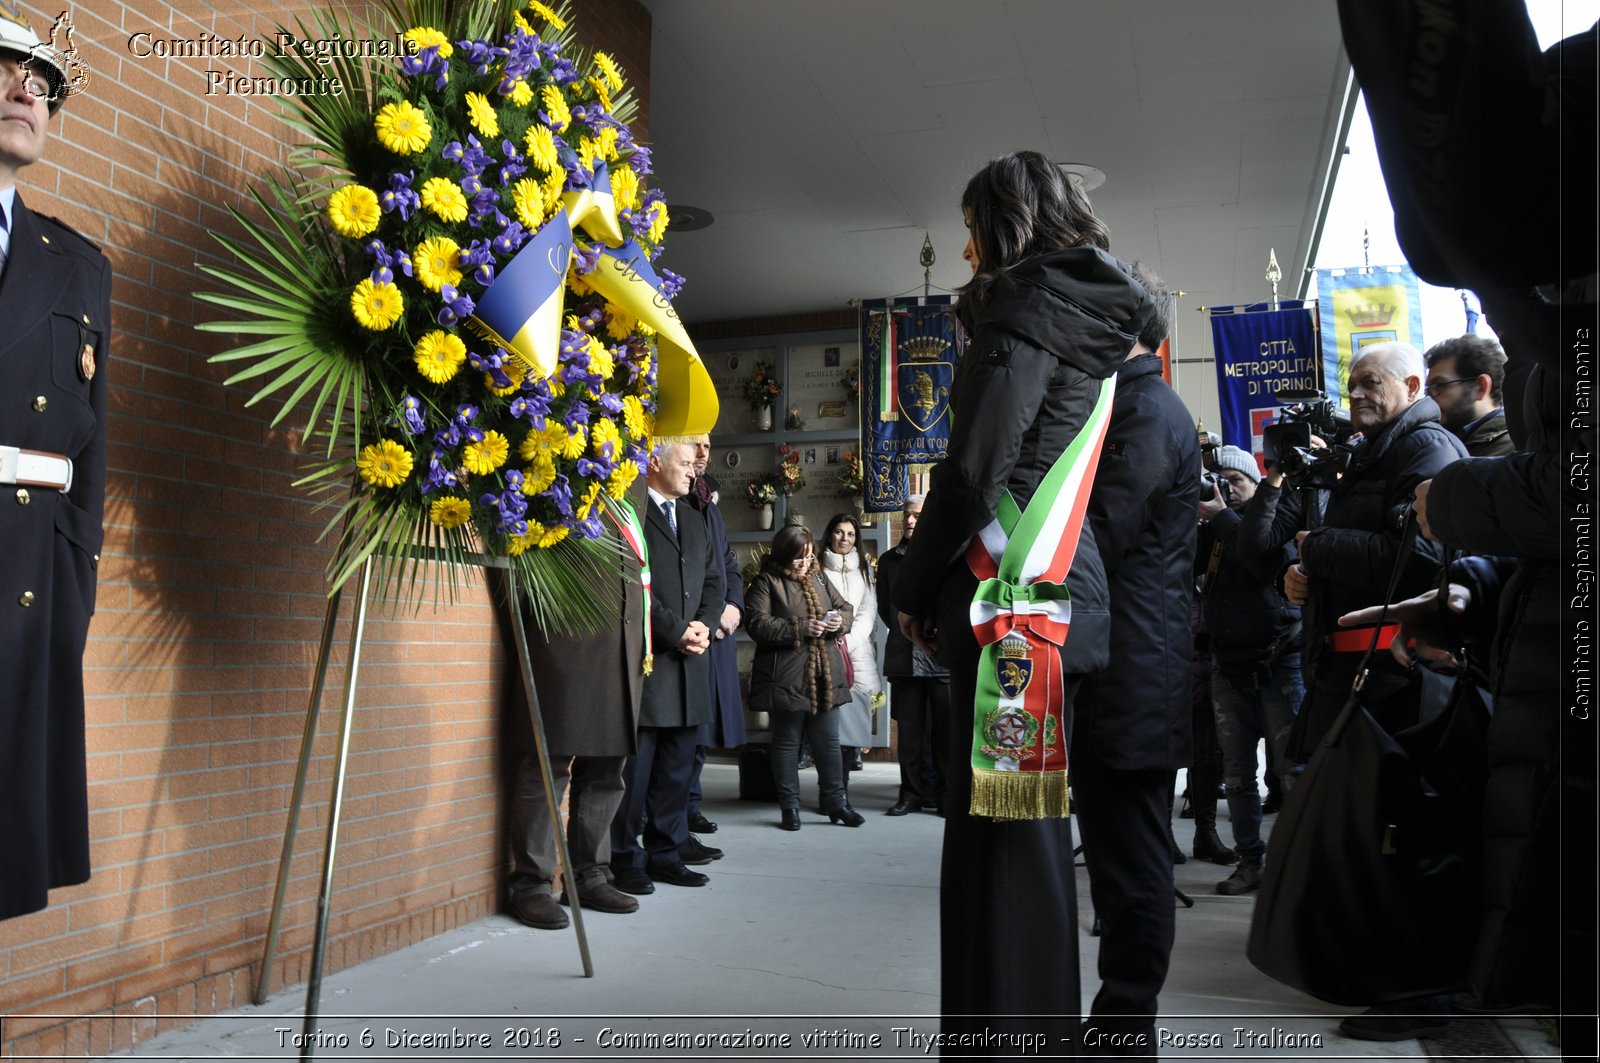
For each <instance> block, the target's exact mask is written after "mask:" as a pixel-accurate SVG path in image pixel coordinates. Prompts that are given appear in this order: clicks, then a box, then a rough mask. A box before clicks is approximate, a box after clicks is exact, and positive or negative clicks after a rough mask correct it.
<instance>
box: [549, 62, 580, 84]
mask: <svg viewBox="0 0 1600 1063" xmlns="http://www.w3.org/2000/svg"><path fill="white" fill-rule="evenodd" d="M550 80H551V81H554V82H555V83H556V84H557V85H570V84H572V83H573V82H574V81H577V80H578V68H577V67H575V66H573V65H572V60H570V59H568V58H567V57H566V56H563V55H556V56H553V57H552V58H551V60H550Z"/></svg>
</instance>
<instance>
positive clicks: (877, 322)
mask: <svg viewBox="0 0 1600 1063" xmlns="http://www.w3.org/2000/svg"><path fill="white" fill-rule="evenodd" d="M965 349H966V336H965V334H964V333H963V332H962V330H961V326H960V325H959V324H958V323H957V322H956V316H955V307H954V306H953V305H952V303H951V302H950V299H949V298H948V297H944V296H933V297H930V298H925V299H899V300H895V301H893V302H890V301H888V300H884V299H866V300H863V301H862V304H861V447H862V472H863V479H864V481H865V482H864V483H863V485H862V496H863V498H864V501H865V509H866V511H867V512H868V513H889V512H894V511H897V510H899V509H901V508H902V507H903V506H904V505H905V501H906V494H907V486H906V485H907V474H908V472H910V471H911V470H912V469H914V468H916V467H917V466H926V465H933V464H935V463H936V462H939V461H942V460H944V457H945V454H946V452H947V451H948V449H949V445H950V388H951V386H952V385H953V384H954V383H955V373H956V362H957V360H958V359H959V358H960V357H961V353H962V351H964V350H965Z"/></svg>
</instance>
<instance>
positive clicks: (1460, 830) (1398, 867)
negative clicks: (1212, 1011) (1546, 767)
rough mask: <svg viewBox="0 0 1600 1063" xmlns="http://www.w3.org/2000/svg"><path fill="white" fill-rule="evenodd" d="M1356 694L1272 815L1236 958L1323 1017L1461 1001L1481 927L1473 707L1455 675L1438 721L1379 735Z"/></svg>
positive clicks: (1479, 723)
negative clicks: (1343, 1010)
mask: <svg viewBox="0 0 1600 1063" xmlns="http://www.w3.org/2000/svg"><path fill="white" fill-rule="evenodd" d="M1401 563H1402V564H1403V563H1404V558H1403V557H1402V558H1401ZM1397 568H1398V566H1397ZM1446 571H1447V572H1448V566H1446ZM1390 597H1392V593H1391V595H1390ZM1440 600H1441V602H1442V601H1443V596H1442V595H1441V598H1440ZM1380 626H1381V624H1380ZM1374 641H1376V639H1375V640H1374ZM1371 652H1372V651H1371V650H1369V651H1368V653H1369V656H1370V654H1371ZM1362 673H1363V674H1364V673H1365V668H1363V669H1362ZM1360 685H1361V682H1360V680H1359V679H1358V680H1357V682H1356V684H1355V686H1356V689H1355V690H1353V691H1352V693H1351V696H1350V698H1349V700H1348V701H1346V703H1345V705H1344V708H1343V709H1342V711H1341V712H1340V714H1339V716H1338V717H1337V718H1336V719H1335V721H1334V723H1333V726H1332V727H1330V728H1329V729H1328V732H1327V734H1326V735H1324V736H1323V739H1322V742H1321V743H1320V744H1319V745H1318V747H1317V750H1316V752H1315V753H1314V754H1313V756H1312V758H1311V760H1310V763H1309V764H1307V766H1306V770H1305V772H1304V773H1303V774H1302V775H1301V776H1300V778H1299V780H1298V781H1297V782H1296V783H1295V785H1294V788H1293V789H1292V790H1291V791H1290V793H1289V795H1288V798H1287V800H1286V801H1285V803H1284V807H1283V810H1282V811H1281V812H1280V813H1279V815H1278V821H1277V823H1276V824H1275V826H1274V827H1273V830H1272V838H1271V842H1270V844H1269V848H1268V859H1267V866H1266V869H1265V873H1264V875H1263V877H1262V880H1261V889H1260V893H1259V894H1258V896H1257V900H1256V905H1255V911H1254V914H1253V917H1252V919H1251V922H1250V939H1249V944H1248V946H1247V949H1246V954H1247V955H1248V957H1249V959H1250V962H1251V963H1252V964H1254V965H1255V966H1256V967H1257V968H1259V969H1260V970H1261V971H1262V972H1263V973H1265V974H1267V975H1269V976H1271V977H1272V978H1275V979H1277V980H1278V981H1280V982H1283V983H1285V984H1287V985H1291V986H1293V987H1295V988H1296V989H1300V990H1302V991H1304V992H1306V993H1309V994H1311V995H1312V996H1314V997H1317V998H1319V999H1321V1000H1325V1001H1328V1002H1330V1003H1333V1004H1343V1005H1371V1004H1381V1003H1385V1002H1389V1001H1395V1000H1402V999H1405V998H1407V997H1417V996H1424V995H1431V994H1436V993H1449V992H1453V991H1455V990H1459V989H1463V988H1465V987H1466V984H1467V968H1468V960H1469V958H1470V956H1471V953H1472V948H1473V943H1474V940H1475V938H1476V936H1477V932H1478V924H1479V918H1480V911H1479V886H1478V882H1479V864H1478V851H1479V839H1480V838H1481V833H1482V805H1483V792H1484V784H1485V782H1486V779H1487V776H1488V767H1487V756H1486V742H1485V735H1486V733H1487V729H1488V722H1489V709H1488V705H1487V702H1486V699H1485V696H1484V694H1483V692H1482V691H1481V689H1480V688H1479V686H1478V684H1477V683H1476V681H1475V677H1473V676H1471V675H1467V674H1463V675H1461V676H1458V677H1457V679H1456V682H1455V684H1454V686H1453V688H1452V689H1451V692H1450V697H1449V699H1448V701H1447V703H1446V705H1445V708H1444V710H1443V711H1441V712H1439V713H1438V714H1436V715H1434V716H1432V717H1430V718H1429V719H1426V720H1424V721H1423V722H1421V723H1419V724H1417V725H1415V726H1414V727H1410V728H1407V729H1406V730H1403V731H1400V732H1398V733H1396V734H1393V735H1390V734H1388V733H1387V732H1385V731H1384V729H1383V728H1382V727H1381V726H1379V724H1378V723H1377V721H1376V720H1374V719H1373V717H1372V715H1371V714H1370V713H1369V712H1367V710H1366V709H1365V708H1363V707H1362V705H1361V704H1360V700H1359V692H1360Z"/></svg>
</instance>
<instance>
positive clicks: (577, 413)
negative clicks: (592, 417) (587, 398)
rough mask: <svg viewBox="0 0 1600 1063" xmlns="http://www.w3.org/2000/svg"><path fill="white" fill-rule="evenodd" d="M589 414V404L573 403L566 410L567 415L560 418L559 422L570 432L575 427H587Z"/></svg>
mask: <svg viewBox="0 0 1600 1063" xmlns="http://www.w3.org/2000/svg"><path fill="white" fill-rule="evenodd" d="M589 412H590V411H589V404H588V403H587V402H574V403H573V404H572V405H571V406H569V407H568V408H567V415H566V416H565V417H563V418H561V422H562V423H563V424H565V425H566V426H567V431H569V432H570V431H571V430H572V429H573V428H574V427H576V426H577V425H580V424H581V425H587V424H588V423H589Z"/></svg>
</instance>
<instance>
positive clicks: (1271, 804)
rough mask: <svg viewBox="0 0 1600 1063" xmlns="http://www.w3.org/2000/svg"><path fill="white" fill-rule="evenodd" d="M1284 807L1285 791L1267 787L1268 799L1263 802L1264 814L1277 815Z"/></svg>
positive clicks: (1262, 809) (1262, 812) (1262, 811)
mask: <svg viewBox="0 0 1600 1063" xmlns="http://www.w3.org/2000/svg"><path fill="white" fill-rule="evenodd" d="M1282 809H1283V791H1282V790H1274V789H1273V788H1272V787H1270V786H1269V787H1267V799H1266V800H1265V801H1263V802H1261V814H1262V815H1263V816H1273V815H1277V814H1278V813H1279V812H1280V811H1282Z"/></svg>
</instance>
